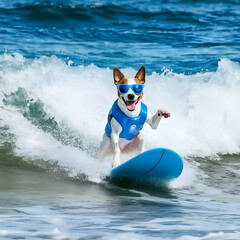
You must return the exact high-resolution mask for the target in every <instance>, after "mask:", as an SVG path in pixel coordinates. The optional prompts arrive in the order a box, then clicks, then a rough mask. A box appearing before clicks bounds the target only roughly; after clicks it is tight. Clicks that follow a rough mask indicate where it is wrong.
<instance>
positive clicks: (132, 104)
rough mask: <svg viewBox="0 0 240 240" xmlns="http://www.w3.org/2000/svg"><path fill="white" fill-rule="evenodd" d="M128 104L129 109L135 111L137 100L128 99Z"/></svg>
mask: <svg viewBox="0 0 240 240" xmlns="http://www.w3.org/2000/svg"><path fill="white" fill-rule="evenodd" d="M126 105H127V109H128V110H129V111H133V110H134V109H135V107H136V101H127V102H126Z"/></svg>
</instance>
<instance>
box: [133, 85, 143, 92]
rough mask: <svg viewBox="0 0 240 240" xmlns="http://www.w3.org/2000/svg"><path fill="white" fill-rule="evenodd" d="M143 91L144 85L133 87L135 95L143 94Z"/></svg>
mask: <svg viewBox="0 0 240 240" xmlns="http://www.w3.org/2000/svg"><path fill="white" fill-rule="evenodd" d="M142 90H143V85H141V84H135V85H133V91H134V92H135V93H141V92H142Z"/></svg>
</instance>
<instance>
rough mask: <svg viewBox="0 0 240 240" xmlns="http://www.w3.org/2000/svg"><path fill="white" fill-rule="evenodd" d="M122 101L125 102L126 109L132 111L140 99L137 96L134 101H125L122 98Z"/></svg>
mask: <svg viewBox="0 0 240 240" xmlns="http://www.w3.org/2000/svg"><path fill="white" fill-rule="evenodd" d="M122 99H123V101H124V103H125V104H126V107H127V110H128V111H133V110H134V109H135V108H136V105H137V103H138V101H139V99H140V97H138V99H137V100H136V101H127V100H125V99H124V98H122Z"/></svg>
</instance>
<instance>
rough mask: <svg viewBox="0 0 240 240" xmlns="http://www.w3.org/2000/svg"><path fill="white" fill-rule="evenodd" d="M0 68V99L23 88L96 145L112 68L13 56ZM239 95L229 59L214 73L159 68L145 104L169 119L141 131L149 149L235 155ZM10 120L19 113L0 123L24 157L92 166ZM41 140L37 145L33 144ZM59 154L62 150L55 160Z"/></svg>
mask: <svg viewBox="0 0 240 240" xmlns="http://www.w3.org/2000/svg"><path fill="white" fill-rule="evenodd" d="M0 66H1V67H0V83H1V85H0V90H1V91H0V97H1V99H2V98H3V92H4V93H7V94H9V93H11V92H13V91H16V90H17V89H18V87H23V88H25V89H26V90H27V92H28V94H30V96H31V97H32V98H34V99H40V100H41V101H42V102H43V103H44V108H45V111H46V112H48V113H49V114H50V115H51V116H53V117H55V119H56V120H57V121H58V122H64V123H65V124H66V125H67V126H68V127H69V128H71V129H73V130H75V131H76V132H78V133H80V134H83V135H84V136H85V137H86V138H87V139H88V140H89V141H93V142H96V143H100V141H101V137H102V134H103V131H104V127H105V124H106V119H107V114H108V111H109V109H110V107H111V105H112V104H113V102H114V100H115V99H116V98H117V90H116V87H115V86H114V84H113V79H112V70H111V69H104V68H98V67H97V66H95V65H89V66H85V67H84V66H77V67H76V66H75V67H74V66H72V64H67V63H65V62H63V61H62V60H60V59H58V58H57V57H55V56H52V57H41V58H39V59H25V58H24V57H23V56H21V55H19V54H17V55H15V56H10V55H7V54H4V55H2V56H0ZM136 71H137V69H136V70H134V69H132V68H126V69H122V72H123V73H124V74H125V75H126V77H133V76H134V74H135V73H136ZM239 92H240V66H239V64H238V63H235V62H232V61H230V60H229V59H221V60H220V61H219V63H218V69H217V71H216V72H207V73H197V74H194V75H184V74H176V73H173V72H170V71H168V70H165V71H164V72H163V73H155V72H153V73H152V74H150V75H148V76H147V78H146V87H145V88H144V98H143V101H144V102H145V103H146V104H147V105H148V108H149V110H150V111H151V112H152V113H154V112H155V111H157V109H158V108H165V109H167V110H169V111H170V112H171V115H172V116H171V118H169V119H162V120H161V123H160V125H159V128H158V129H157V130H155V131H154V130H152V129H150V127H149V126H145V127H144V129H143V134H144V137H145V140H146V146H147V148H153V147H166V148H171V149H173V150H175V151H177V152H178V153H179V154H180V155H182V156H183V157H187V156H196V157H205V156H214V155H216V154H218V153H224V154H226V153H230V154H234V153H239V152H240V131H239V122H240V112H239V104H240V94H239ZM1 104H2V103H1ZM15 116H17V117H19V113H17V112H16V113H15V114H14V113H12V117H11V118H7V119H4V120H5V121H6V122H7V123H8V124H9V125H11V126H12V131H13V132H14V133H15V134H17V135H18V149H21V151H22V153H23V154H32V155H34V154H35V155H38V154H39V155H42V154H45V157H48V158H53V159H57V160H58V161H60V162H61V163H62V164H66V165H68V166H71V167H72V166H74V167H76V166H77V169H78V170H79V169H81V168H82V165H81V164H80V163H77V161H80V160H79V159H84V158H86V159H88V160H86V163H85V165H86V166H87V165H88V164H89V162H92V163H93V164H92V165H91V167H87V169H88V170H89V169H91V168H92V166H94V165H95V164H96V162H95V159H91V160H89V159H90V158H91V157H89V156H87V153H83V152H82V153H80V151H79V150H77V149H74V148H70V147H66V146H63V145H62V144H60V143H58V142H57V141H56V140H54V139H52V138H51V137H50V136H49V135H48V134H46V133H43V132H41V130H39V129H38V128H36V127H34V126H31V124H30V123H29V122H28V123H27V124H28V126H27V127H26V128H25V129H24V130H23V128H24V127H25V125H24V124H26V122H27V120H24V119H22V120H21V121H20V122H19V120H18V126H14V124H15V125H16V121H17V120H16V119H15ZM20 129H22V132H21V131H20ZM40 132H41V133H40ZM39 134H40V135H41V137H39V136H40V135H39ZM50 138H51V140H49V139H50ZM39 139H41V144H40V145H41V147H40V145H38V144H39V142H34V141H35V140H37V141H39ZM49 141H50V142H49ZM53 142H54V143H53ZM37 145H38V146H37ZM58 148H61V149H64V150H61V151H59V155H58V153H56V151H58V150H57V149H58ZM24 152H25V153H24ZM82 154H83V155H84V157H83V155H82ZM67 156H71V157H67ZM66 159H68V160H66ZM73 162H75V163H73ZM80 165H81V166H80ZM83 165H84V164H83ZM88 170H86V169H85V171H88Z"/></svg>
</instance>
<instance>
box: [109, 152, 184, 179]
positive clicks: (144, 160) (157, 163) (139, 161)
mask: <svg viewBox="0 0 240 240" xmlns="http://www.w3.org/2000/svg"><path fill="white" fill-rule="evenodd" d="M182 170H183V160H182V158H181V157H180V156H179V155H178V154H177V153H176V152H174V151H172V150H170V149H165V148H155V149H151V150H148V151H146V152H143V153H141V154H139V155H137V156H135V157H134V158H132V159H130V160H128V161H127V162H125V163H123V164H121V165H119V166H118V167H116V168H114V169H112V171H111V173H110V176H111V177H113V178H129V179H133V178H139V177H140V178H144V179H145V178H146V179H148V178H149V179H152V178H154V179H158V180H165V181H166V180H167V181H168V180H172V179H175V178H177V177H179V176H180V175H181V173H182Z"/></svg>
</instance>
